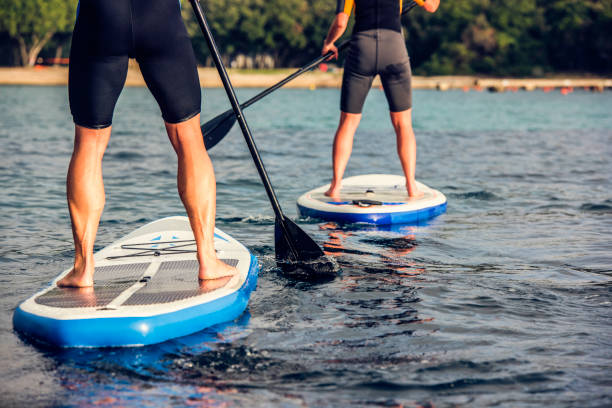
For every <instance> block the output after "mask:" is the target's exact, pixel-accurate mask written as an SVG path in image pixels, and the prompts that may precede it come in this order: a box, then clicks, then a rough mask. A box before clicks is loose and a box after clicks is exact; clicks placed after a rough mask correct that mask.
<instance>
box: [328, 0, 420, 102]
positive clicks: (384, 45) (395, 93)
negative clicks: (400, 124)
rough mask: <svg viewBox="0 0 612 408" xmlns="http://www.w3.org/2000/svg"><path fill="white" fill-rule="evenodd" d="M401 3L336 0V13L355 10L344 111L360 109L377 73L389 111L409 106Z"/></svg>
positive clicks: (344, 82)
mask: <svg viewBox="0 0 612 408" xmlns="http://www.w3.org/2000/svg"><path fill="white" fill-rule="evenodd" d="M406 3H409V2H407V1H406ZM404 5H405V4H404V2H403V1H402V0H338V3H337V8H336V12H337V13H345V14H348V15H350V14H351V13H352V12H353V10H354V12H355V27H354V29H353V35H352V37H351V45H350V47H349V51H348V55H347V58H346V61H345V63H344V76H343V78H342V94H341V97H340V109H341V110H342V111H343V112H346V113H361V110H362V109H363V103H364V102H365V99H366V96H367V95H368V92H369V91H370V88H371V87H372V81H373V80H374V78H375V77H376V75H380V80H381V82H382V86H383V89H384V91H385V96H386V97H387V101H388V103H389V109H390V110H391V112H402V111H405V110H407V109H410V108H411V107H412V87H411V84H412V81H411V77H412V73H411V70H410V59H409V58H408V51H407V50H406V43H405V41H404V36H403V35H402V28H401V21H400V17H401V11H402V8H403V6H404Z"/></svg>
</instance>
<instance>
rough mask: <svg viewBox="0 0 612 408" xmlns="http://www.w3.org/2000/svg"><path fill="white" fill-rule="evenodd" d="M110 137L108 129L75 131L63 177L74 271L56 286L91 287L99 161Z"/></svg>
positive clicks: (100, 189)
mask: <svg viewBox="0 0 612 408" xmlns="http://www.w3.org/2000/svg"><path fill="white" fill-rule="evenodd" d="M110 134H111V128H110V127H107V128H104V129H88V128H84V127H81V126H78V125H76V127H75V136H74V150H73V152H72V158H71V160H70V166H69V167H68V176H67V177H66V195H67V198H68V210H69V211H70V221H71V222H72V236H73V238H74V268H73V269H72V271H70V272H69V273H68V274H67V275H66V276H65V277H64V278H62V279H61V280H59V281H58V282H57V285H58V286H69V287H88V286H93V274H94V260H93V246H94V241H95V239H96V233H97V231H98V224H99V222H100V217H101V215H102V210H103V209H104V201H105V198H104V183H103V181H102V157H103V156H104V151H105V150H106V146H107V145H108V140H109V138H110Z"/></svg>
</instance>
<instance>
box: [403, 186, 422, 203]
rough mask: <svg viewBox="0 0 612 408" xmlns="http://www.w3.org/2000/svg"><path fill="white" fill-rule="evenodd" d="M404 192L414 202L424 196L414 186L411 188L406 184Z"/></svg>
mask: <svg viewBox="0 0 612 408" xmlns="http://www.w3.org/2000/svg"><path fill="white" fill-rule="evenodd" d="M406 190H407V191H408V197H410V198H411V199H414V200H416V199H417V198H421V197H423V196H424V195H425V193H424V192H423V191H421V190H419V188H418V187H417V186H416V185H412V186H411V185H410V184H408V183H406Z"/></svg>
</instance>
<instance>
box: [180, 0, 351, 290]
mask: <svg viewBox="0 0 612 408" xmlns="http://www.w3.org/2000/svg"><path fill="white" fill-rule="evenodd" d="M189 1H190V2H191V5H192V7H193V11H194V12H195V15H196V18H197V20H198V23H199V24H200V28H201V29H202V33H203V34H204V38H205V39H206V43H207V44H208V48H209V50H210V53H211V55H212V57H213V60H214V61H215V65H216V66H217V71H218V72H219V76H220V77H221V82H223V87H224V88H225V92H226V93H227V97H228V98H229V101H230V103H231V105H232V108H233V111H234V115H236V119H237V120H238V123H239V124H240V128H241V129H242V134H243V135H244V140H245V141H246V143H247V146H248V147H249V151H250V152H251V156H252V157H253V161H254V162H255V167H257V171H258V172H259V177H260V178H261V181H262V183H263V185H264V187H265V188H266V193H268V198H269V199H270V203H271V204H272V208H273V209H274V213H275V215H276V221H275V228H274V241H275V248H276V262H277V264H278V265H279V266H280V267H281V269H282V270H283V271H284V272H285V273H286V274H287V275H288V276H290V277H292V278H295V279H300V280H306V281H321V280H329V279H333V278H334V277H335V276H336V275H337V274H338V272H339V268H338V267H337V266H336V265H335V264H334V263H333V262H331V261H330V260H329V258H327V257H326V256H325V254H324V253H323V250H322V249H321V248H320V247H319V246H318V245H317V244H316V243H315V242H314V241H313V240H312V238H310V237H309V236H308V235H307V234H306V233H305V232H304V231H302V230H301V229H300V227H298V226H297V225H296V224H295V223H294V222H293V221H291V220H290V219H289V218H287V217H285V215H284V214H283V211H282V210H281V207H280V204H279V203H278V200H277V199H276V195H275V194H274V190H273V189H272V184H271V183H270V180H269V178H268V174H267V172H266V169H265V168H264V165H263V162H262V161H261V157H260V156H259V152H258V151H257V147H256V146H255V141H254V140H253V136H252V135H251V131H250V130H249V126H248V124H247V123H246V120H245V119H244V116H243V115H242V110H241V109H240V105H239V104H238V99H236V94H235V92H234V88H233V87H232V84H231V82H230V79H229V77H228V76H227V71H226V70H225V66H224V65H223V61H221V56H220V55H219V50H218V49H217V45H216V44H215V40H214V38H213V36H212V32H211V31H210V28H209V26H208V23H207V21H206V18H205V17H204V11H203V10H202V5H201V4H200V2H199V0H189Z"/></svg>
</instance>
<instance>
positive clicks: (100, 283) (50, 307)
mask: <svg viewBox="0 0 612 408" xmlns="http://www.w3.org/2000/svg"><path fill="white" fill-rule="evenodd" d="M215 249H216V251H217V256H218V257H219V259H221V260H223V261H224V262H225V263H227V264H229V265H233V266H235V267H236V268H237V269H238V271H239V273H238V274H237V275H235V276H233V277H231V278H223V279H217V280H211V281H201V282H200V281H199V280H198V267H199V265H198V261H197V259H196V246H195V241H194V238H193V232H192V231H191V228H190V225H189V220H188V218H187V217H169V218H163V219H160V220H157V221H154V222H152V223H150V224H147V225H145V226H143V227H141V228H138V229H137V230H136V231H134V232H132V233H130V234H128V235H127V236H125V237H124V238H121V239H120V240H118V241H116V242H114V243H112V244H110V245H109V246H107V247H106V248H104V249H102V250H100V251H99V252H97V253H96V254H95V263H96V270H95V274H94V286H93V288H81V289H77V288H58V287H57V286H56V282H57V281H58V280H59V279H61V278H62V277H63V276H64V275H66V274H67V273H68V272H69V271H70V270H66V271H64V272H63V273H62V274H61V275H60V276H58V277H57V278H56V279H55V280H54V281H53V282H51V284H50V285H49V286H48V287H47V288H45V289H43V290H41V291H40V292H38V293H36V294H35V295H34V296H32V297H31V298H29V299H27V300H26V301H24V302H23V303H22V304H20V305H19V307H17V309H16V310H15V314H14V316H13V325H14V327H15V330H17V331H18V332H20V333H22V334H24V335H25V336H27V337H30V338H33V339H35V340H37V341H41V342H44V343H48V344H51V345H54V346H59V347H114V346H141V345H147V344H153V343H159V342H163V341H165V340H169V339H172V338H176V337H180V336H185V335H188V334H192V333H195V332H197V331H200V330H202V329H204V328H207V327H210V326H212V325H215V324H218V323H222V322H227V321H231V320H234V319H236V318H237V317H238V316H240V315H241V314H242V312H243V311H244V310H245V308H246V306H247V303H248V300H249V297H250V294H251V291H253V290H254V289H255V286H256V283H257V273H258V264H257V258H256V257H255V256H253V255H252V254H251V253H250V252H249V250H248V249H246V248H245V247H244V246H243V245H242V244H241V243H240V242H238V241H236V240H235V239H234V238H232V237H231V236H229V235H228V234H226V233H224V232H222V231H220V230H218V229H215Z"/></svg>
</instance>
